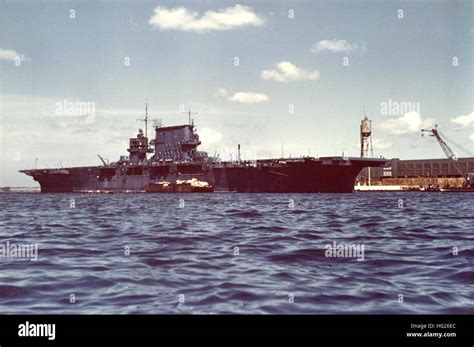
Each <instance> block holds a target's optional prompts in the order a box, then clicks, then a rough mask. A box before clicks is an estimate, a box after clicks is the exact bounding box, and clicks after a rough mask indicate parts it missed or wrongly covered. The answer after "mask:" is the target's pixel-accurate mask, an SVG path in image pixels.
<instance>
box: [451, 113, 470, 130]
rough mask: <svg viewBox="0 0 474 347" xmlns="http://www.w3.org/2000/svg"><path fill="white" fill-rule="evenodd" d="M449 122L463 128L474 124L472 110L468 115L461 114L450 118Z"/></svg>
mask: <svg viewBox="0 0 474 347" xmlns="http://www.w3.org/2000/svg"><path fill="white" fill-rule="evenodd" d="M451 122H453V123H454V124H457V125H460V126H462V127H463V128H465V127H468V126H469V125H471V124H474V112H471V113H470V114H468V115H461V116H459V117H456V118H453V119H451Z"/></svg>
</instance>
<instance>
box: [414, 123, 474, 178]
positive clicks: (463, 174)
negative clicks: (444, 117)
mask: <svg viewBox="0 0 474 347" xmlns="http://www.w3.org/2000/svg"><path fill="white" fill-rule="evenodd" d="M425 133H429V136H433V137H434V138H435V139H436V140H437V141H438V143H439V145H440V146H441V149H442V150H443V152H444V154H446V156H447V157H448V159H449V160H450V161H451V163H452V164H453V166H454V168H455V169H456V171H457V172H458V173H459V175H461V177H462V178H464V180H465V181H466V183H467V186H470V187H474V177H473V175H472V174H469V173H467V172H464V171H463V170H462V169H461V167H460V166H459V163H458V157H457V155H456V153H454V152H453V150H452V149H451V148H450V147H449V146H448V144H447V143H446V141H444V140H443V137H445V136H444V135H442V134H441V132H440V131H439V130H438V124H435V126H434V127H432V128H431V129H430V128H428V129H421V136H423V135H424V134H425Z"/></svg>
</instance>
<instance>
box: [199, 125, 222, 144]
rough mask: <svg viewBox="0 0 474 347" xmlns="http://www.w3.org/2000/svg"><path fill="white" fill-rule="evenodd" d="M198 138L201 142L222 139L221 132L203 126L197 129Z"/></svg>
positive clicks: (213, 141) (214, 141) (212, 141)
mask: <svg viewBox="0 0 474 347" xmlns="http://www.w3.org/2000/svg"><path fill="white" fill-rule="evenodd" d="M199 138H200V139H201V141H202V142H203V143H206V144H208V143H216V142H220V141H221V140H222V134H221V133H218V132H217V131H215V130H212V129H210V128H203V129H201V130H200V131H199Z"/></svg>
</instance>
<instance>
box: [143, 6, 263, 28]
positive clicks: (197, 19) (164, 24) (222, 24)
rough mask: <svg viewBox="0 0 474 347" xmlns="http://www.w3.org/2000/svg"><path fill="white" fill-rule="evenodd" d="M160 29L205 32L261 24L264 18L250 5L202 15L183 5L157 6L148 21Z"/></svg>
mask: <svg viewBox="0 0 474 347" xmlns="http://www.w3.org/2000/svg"><path fill="white" fill-rule="evenodd" d="M148 23H149V24H151V26H152V27H153V28H158V29H160V30H182V31H195V32H206V31H211V30H231V29H235V28H242V27H246V26H262V25H264V24H265V19H264V18H262V17H259V16H258V15H257V14H256V13H255V12H253V10H252V9H251V8H250V7H247V6H242V5H235V6H233V7H227V8H224V9H221V10H219V11H207V12H205V13H204V14H203V15H200V14H199V12H192V11H189V10H188V9H186V8H184V7H176V8H172V9H167V8H166V7H161V6H158V7H156V8H155V11H154V14H153V16H152V17H151V18H150V21H149V22H148Z"/></svg>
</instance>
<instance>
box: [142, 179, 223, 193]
mask: <svg viewBox="0 0 474 347" xmlns="http://www.w3.org/2000/svg"><path fill="white" fill-rule="evenodd" d="M145 192H147V193H212V192H214V187H213V186H211V185H210V184H209V183H207V182H205V181H199V180H197V179H195V178H192V179H190V180H186V181H181V180H176V182H168V181H163V182H156V183H149V184H148V185H147V186H146V187H145Z"/></svg>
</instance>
